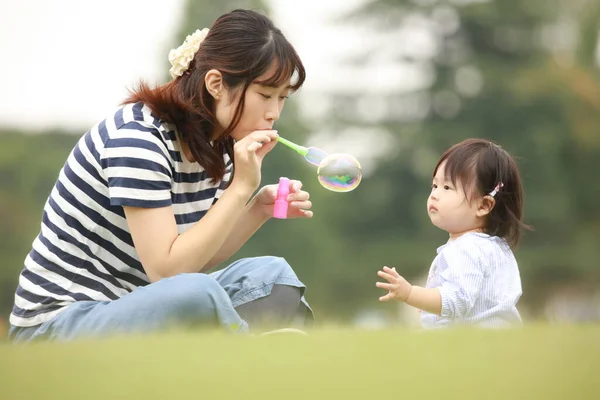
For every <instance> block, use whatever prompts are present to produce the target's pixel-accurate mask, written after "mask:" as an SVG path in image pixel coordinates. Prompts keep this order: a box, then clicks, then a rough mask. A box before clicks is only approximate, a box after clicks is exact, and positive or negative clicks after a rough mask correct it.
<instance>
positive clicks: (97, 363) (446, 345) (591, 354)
mask: <svg viewBox="0 0 600 400" xmlns="http://www.w3.org/2000/svg"><path fill="white" fill-rule="evenodd" d="M599 367H600V326H564V327H549V326H536V327H528V328H526V329H519V330H510V331H491V330H443V331H435V332H424V331H409V330H381V331H357V330H352V329H343V328H335V329H333V328H330V329H327V328H322V329H319V330H316V331H314V332H311V334H310V335H309V336H300V335H298V336H297V335H280V336H266V337H256V336H254V337H250V336H227V335H224V334H218V333H206V332H203V333H201V332H171V333H164V334H160V335H149V336H138V337H128V338H111V339H103V340H94V341H91V340H81V341H75V342H71V343H48V342H46V343H34V344H30V345H27V346H23V345H12V344H9V343H3V344H0V382H1V385H0V398H1V399H5V400H13V399H15V400H21V399H117V398H124V399H144V400H148V399H227V398H231V399H239V398H242V399H367V398H374V399H407V398H411V399H578V400H579V399H596V398H598V397H597V396H598V393H600V379H599V378H598V371H599V370H600V368H599Z"/></svg>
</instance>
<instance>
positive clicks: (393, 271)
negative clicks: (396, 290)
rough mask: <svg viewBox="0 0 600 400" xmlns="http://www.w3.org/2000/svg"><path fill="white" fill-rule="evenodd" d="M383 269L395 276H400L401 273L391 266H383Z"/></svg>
mask: <svg viewBox="0 0 600 400" xmlns="http://www.w3.org/2000/svg"><path fill="white" fill-rule="evenodd" d="M383 270H384V271H385V272H387V273H388V274H390V275H392V276H395V277H399V276H400V275H399V274H398V272H396V268H395V267H394V268H390V267H383Z"/></svg>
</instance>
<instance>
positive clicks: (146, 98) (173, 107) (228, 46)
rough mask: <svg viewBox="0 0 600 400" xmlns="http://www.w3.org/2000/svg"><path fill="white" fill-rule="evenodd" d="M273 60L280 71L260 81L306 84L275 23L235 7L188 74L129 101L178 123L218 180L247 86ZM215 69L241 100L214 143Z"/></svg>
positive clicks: (140, 92) (217, 26)
mask: <svg viewBox="0 0 600 400" xmlns="http://www.w3.org/2000/svg"><path fill="white" fill-rule="evenodd" d="M274 64H276V65H277V70H276V72H275V73H274V74H273V75H272V76H270V77H268V78H267V79H266V80H263V81H261V82H258V83H260V84H263V85H267V86H280V85H282V84H285V83H286V82H288V81H289V80H290V79H291V78H292V76H293V75H294V74H297V76H296V79H295V82H292V86H291V90H294V91H295V90H298V89H299V88H300V87H301V86H302V84H303V83H304V79H305V76H306V73H305V70H304V66H303V64H302V61H301V60H300V57H299V56H298V54H297V53H296V51H295V50H294V48H293V46H292V45H291V44H290V43H289V42H288V41H287V39H286V38H285V37H284V36H283V34H282V33H281V31H280V30H279V29H278V28H276V27H275V25H274V24H273V22H272V21H271V20H270V19H269V18H267V17H266V16H264V15H262V14H260V13H258V12H255V11H250V10H234V11H232V12H230V13H228V14H224V15H222V16H221V17H219V18H218V19H217V20H216V21H215V23H214V24H213V26H212V27H211V28H210V31H209V33H208V35H207V36H206V38H205V39H204V41H203V42H202V44H201V45H200V49H199V50H198V51H197V52H196V54H195V57H194V59H193V60H192V61H191V63H190V66H189V68H188V70H187V72H186V73H184V74H183V75H182V76H181V77H178V78H177V79H174V80H173V81H171V82H169V83H167V84H166V85H164V86H160V87H157V88H154V89H151V88H150V87H149V86H148V85H147V84H145V83H144V82H141V83H140V85H139V87H138V88H137V89H136V90H135V91H133V92H132V94H131V95H130V96H129V97H128V98H127V99H126V100H125V102H124V104H126V103H135V102H140V101H141V102H143V103H145V104H146V105H148V107H150V109H151V110H152V111H153V113H155V114H156V115H157V116H158V118H160V119H161V120H164V121H166V122H169V123H172V124H174V125H175V126H176V127H177V131H178V132H179V135H180V136H179V137H180V139H181V140H182V141H183V142H185V144H186V145H187V146H188V147H189V149H190V151H191V153H192V155H193V156H194V159H195V160H196V161H197V162H198V163H199V164H200V165H201V166H202V167H203V168H204V169H205V171H206V172H207V174H208V176H209V177H210V178H211V179H212V180H213V182H214V181H219V180H221V179H222V177H223V175H224V174H225V162H224V160H223V152H224V151H226V152H227V153H228V154H229V157H230V158H231V160H232V162H233V139H232V138H231V137H230V136H229V134H230V133H231V132H232V131H233V129H234V128H235V127H236V125H237V124H238V122H239V120H240V117H241V115H242V111H243V109H244V97H245V93H246V89H247V88H248V86H250V84H251V83H253V82H256V79H257V78H258V77H260V76H261V75H263V74H264V73H265V72H266V71H267V70H268V69H269V67H271V66H272V65H274ZM211 69H216V70H218V71H220V72H221V74H222V76H223V82H224V84H225V86H226V87H227V89H229V90H230V91H232V93H233V97H234V98H236V97H238V95H239V99H240V100H239V104H238V106H237V108H236V111H235V114H234V117H233V119H232V122H231V124H230V126H229V127H226V128H225V131H224V132H223V134H222V135H221V136H220V137H219V138H217V139H215V141H214V143H213V145H212V146H211V144H210V141H211V132H212V130H213V128H214V127H216V126H218V122H217V119H216V116H215V114H214V112H213V111H214V110H213V107H214V99H213V97H212V96H211V95H210V93H209V92H208V90H207V88H206V85H205V82H204V78H205V76H206V73H207V72H208V71H209V70H211Z"/></svg>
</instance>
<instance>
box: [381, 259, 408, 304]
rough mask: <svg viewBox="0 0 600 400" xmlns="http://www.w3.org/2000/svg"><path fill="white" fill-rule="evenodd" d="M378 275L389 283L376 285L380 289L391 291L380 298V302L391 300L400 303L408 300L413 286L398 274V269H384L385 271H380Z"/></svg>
mask: <svg viewBox="0 0 600 400" xmlns="http://www.w3.org/2000/svg"><path fill="white" fill-rule="evenodd" d="M377 275H379V276H380V277H382V278H384V279H385V280H386V281H388V282H389V283H384V282H377V283H376V284H375V286H377V287H378V288H382V289H386V290H389V292H388V294H386V295H385V296H381V297H380V298H379V301H388V300H391V299H396V300H400V301H406V300H408V296H410V291H411V290H412V285H411V284H410V283H408V282H407V281H406V279H404V278H403V277H401V276H400V275H399V274H398V273H397V272H396V268H388V267H383V271H378V272H377Z"/></svg>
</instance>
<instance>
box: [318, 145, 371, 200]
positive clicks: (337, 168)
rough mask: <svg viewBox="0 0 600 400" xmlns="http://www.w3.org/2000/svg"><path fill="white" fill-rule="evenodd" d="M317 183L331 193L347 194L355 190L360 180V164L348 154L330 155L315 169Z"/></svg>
mask: <svg viewBox="0 0 600 400" xmlns="http://www.w3.org/2000/svg"><path fill="white" fill-rule="evenodd" d="M317 176H318V179H319V183H320V184H321V185H322V186H323V187H324V188H325V189H328V190H331V191H333V192H349V191H351V190H354V189H356V188H357V186H358V184H359V183H360V181H361V179H362V169H361V167H360V163H359V162H358V160H357V159H356V158H354V157H352V156H351V155H350V154H330V155H328V156H327V157H325V158H324V159H323V160H322V161H321V163H320V164H319V168H318V169H317Z"/></svg>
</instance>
